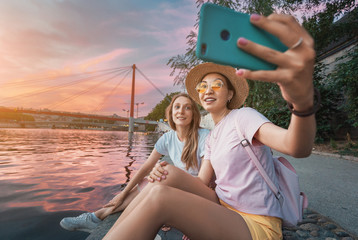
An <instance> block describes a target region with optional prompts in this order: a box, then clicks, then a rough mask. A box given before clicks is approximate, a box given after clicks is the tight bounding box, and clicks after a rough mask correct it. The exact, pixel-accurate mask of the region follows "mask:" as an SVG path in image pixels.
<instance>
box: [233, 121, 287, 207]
mask: <svg viewBox="0 0 358 240" xmlns="http://www.w3.org/2000/svg"><path fill="white" fill-rule="evenodd" d="M235 127H236V131H237V134H238V135H239V138H240V139H241V142H240V144H241V145H242V146H243V147H244V148H245V150H246V151H247V153H248V154H249V156H250V158H251V160H252V161H253V162H254V164H255V166H256V168H257V169H258V170H259V172H260V174H261V176H262V177H263V178H264V180H265V182H266V183H267V185H268V186H269V188H270V189H271V191H272V192H273V194H274V195H275V197H276V198H277V199H278V201H279V202H280V204H281V206H282V204H283V196H282V195H281V193H280V191H279V189H278V188H277V187H276V185H275V184H274V183H273V182H272V180H271V178H270V177H269V176H268V175H267V172H266V171H265V169H264V168H263V167H262V164H261V163H260V161H259V160H258V159H257V157H256V155H255V153H254V151H253V150H252V148H251V146H250V143H249V141H248V140H247V139H246V138H244V136H243V135H242V133H241V131H240V128H239V127H238V125H237V121H235Z"/></svg>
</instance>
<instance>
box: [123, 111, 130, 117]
mask: <svg viewBox="0 0 358 240" xmlns="http://www.w3.org/2000/svg"><path fill="white" fill-rule="evenodd" d="M122 110H123V111H124V112H127V118H128V117H129V110H125V109H122Z"/></svg>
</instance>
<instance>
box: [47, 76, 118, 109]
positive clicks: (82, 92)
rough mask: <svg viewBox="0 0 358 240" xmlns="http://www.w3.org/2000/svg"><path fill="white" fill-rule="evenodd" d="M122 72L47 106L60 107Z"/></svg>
mask: <svg viewBox="0 0 358 240" xmlns="http://www.w3.org/2000/svg"><path fill="white" fill-rule="evenodd" d="M121 74H122V72H121V73H118V74H116V75H114V76H112V77H110V78H108V79H105V80H103V81H101V82H99V83H98V84H96V85H94V86H91V87H89V88H87V89H85V90H83V91H81V92H79V93H78V94H75V95H72V96H70V97H68V98H66V99H64V100H63V101H61V102H59V103H57V104H54V105H51V106H49V107H47V108H52V109H53V108H56V107H58V106H60V105H62V104H64V103H66V102H68V101H70V100H72V99H75V98H77V97H79V96H81V95H83V94H85V93H88V92H89V91H91V90H93V89H95V88H96V87H98V86H99V85H101V84H103V83H105V82H108V81H109V80H112V79H113V78H116V77H117V76H119V75H121Z"/></svg>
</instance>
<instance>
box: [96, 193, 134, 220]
mask: <svg viewBox="0 0 358 240" xmlns="http://www.w3.org/2000/svg"><path fill="white" fill-rule="evenodd" d="M138 193H139V191H138V189H137V187H135V188H133V189H132V190H131V191H130V192H129V194H128V196H127V197H126V198H125V199H124V201H123V203H122V204H121V205H120V206H119V207H118V208H116V209H114V211H113V207H103V208H101V209H99V210H97V211H95V213H94V214H95V215H96V217H98V218H99V219H101V220H103V219H105V218H106V217H108V216H109V215H111V214H113V213H117V212H120V211H123V210H124V209H125V208H126V207H127V206H128V205H129V203H130V202H131V201H132V200H133V199H134V198H135V197H136V196H137V195H138Z"/></svg>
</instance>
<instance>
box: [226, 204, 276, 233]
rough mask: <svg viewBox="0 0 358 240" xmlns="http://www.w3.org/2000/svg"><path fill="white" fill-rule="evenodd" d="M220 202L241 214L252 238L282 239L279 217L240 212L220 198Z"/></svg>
mask: <svg viewBox="0 0 358 240" xmlns="http://www.w3.org/2000/svg"><path fill="white" fill-rule="evenodd" d="M220 203H221V205H223V206H224V207H226V208H228V209H230V210H232V211H234V212H237V213H238V214H240V215H241V217H242V218H243V219H244V220H245V222H246V224H247V227H248V228H249V230H250V233H251V237H252V239H253V240H266V239H267V240H269V239H270V240H276V239H282V220H281V219H280V218H277V217H270V216H263V215H255V214H249V213H244V212H240V211H238V210H236V209H235V208H233V207H231V206H230V205H229V204H227V203H225V202H224V201H222V200H221V199H220Z"/></svg>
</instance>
